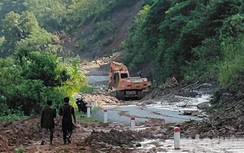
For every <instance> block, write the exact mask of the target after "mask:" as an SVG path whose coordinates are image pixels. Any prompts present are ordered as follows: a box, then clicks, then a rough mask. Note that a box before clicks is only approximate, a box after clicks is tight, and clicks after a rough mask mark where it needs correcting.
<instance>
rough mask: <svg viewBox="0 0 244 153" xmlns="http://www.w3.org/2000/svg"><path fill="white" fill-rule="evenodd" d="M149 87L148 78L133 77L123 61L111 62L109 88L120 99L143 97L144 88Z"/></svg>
mask: <svg viewBox="0 0 244 153" xmlns="http://www.w3.org/2000/svg"><path fill="white" fill-rule="evenodd" d="M148 87H149V82H148V80H147V78H142V77H140V76H138V77H131V76H130V73H129V71H128V68H127V67H126V66H125V65H124V64H123V63H119V62H115V61H112V62H111V65H110V71H109V83H108V88H109V89H110V90H112V92H115V94H116V97H117V98H118V99H121V100H124V99H128V98H137V99H141V98H142V97H143V96H144V90H145V89H147V88H148Z"/></svg>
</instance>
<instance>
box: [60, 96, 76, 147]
mask: <svg viewBox="0 0 244 153" xmlns="http://www.w3.org/2000/svg"><path fill="white" fill-rule="evenodd" d="M59 115H61V116H63V118H62V132H63V141H64V144H67V143H71V135H72V132H73V126H74V124H76V118H75V111H74V107H73V106H71V105H70V104H69V97H65V98H64V105H63V106H62V107H61V108H60V109H59ZM72 117H73V120H74V124H73V120H72Z"/></svg>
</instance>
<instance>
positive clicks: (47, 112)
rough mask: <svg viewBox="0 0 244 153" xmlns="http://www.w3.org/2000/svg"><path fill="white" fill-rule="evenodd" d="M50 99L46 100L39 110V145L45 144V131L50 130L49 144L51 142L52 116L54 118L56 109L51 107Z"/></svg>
mask: <svg viewBox="0 0 244 153" xmlns="http://www.w3.org/2000/svg"><path fill="white" fill-rule="evenodd" d="M51 106H52V101H51V100H47V105H46V106H45V107H44V108H43V110H42V112H41V137H42V138H41V139H42V141H41V145H44V144H45V141H44V136H45V134H46V133H47V132H50V145H52V144H53V133H54V126H55V123H54V118H56V109H54V108H52V107H51Z"/></svg>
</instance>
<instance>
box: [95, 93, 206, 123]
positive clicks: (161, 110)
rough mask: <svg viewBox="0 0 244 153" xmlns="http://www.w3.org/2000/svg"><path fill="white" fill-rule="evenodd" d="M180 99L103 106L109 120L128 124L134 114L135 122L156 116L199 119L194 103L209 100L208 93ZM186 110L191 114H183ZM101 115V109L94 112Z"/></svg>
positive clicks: (168, 120)
mask: <svg viewBox="0 0 244 153" xmlns="http://www.w3.org/2000/svg"><path fill="white" fill-rule="evenodd" d="M177 99H178V98H177ZM180 99H181V100H180V101H176V102H167V101H163V102H161V101H154V102H153V103H152V104H148V105H145V106H137V105H124V106H114V105H108V106H104V107H106V108H107V109H108V121H109V122H117V123H123V124H129V123H130V117H131V116H135V118H136V122H145V121H148V120H149V119H153V118H157V119H163V120H165V122H167V123H170V122H174V123H181V122H185V121H190V120H201V119H202V118H201V117H199V116H200V115H201V112H200V110H198V109H197V107H196V105H197V104H199V103H202V102H207V101H209V100H210V95H202V96H201V97H196V98H187V97H180ZM186 103H187V105H186V106H185V107H182V105H183V104H184V105H185V104H186ZM186 112H187V113H188V114H193V115H185V114H186ZM103 116H104V113H103V110H101V111H99V112H97V114H96V117H97V118H98V119H99V120H101V121H103Z"/></svg>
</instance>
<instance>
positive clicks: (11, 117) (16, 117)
mask: <svg viewBox="0 0 244 153" xmlns="http://www.w3.org/2000/svg"><path fill="white" fill-rule="evenodd" d="M27 118H28V117H27V116H24V115H19V114H10V115H7V116H0V122H12V121H16V120H23V119H27Z"/></svg>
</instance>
